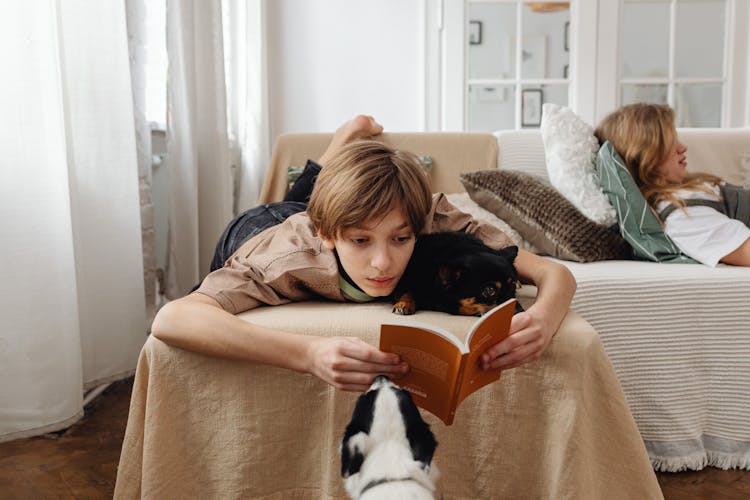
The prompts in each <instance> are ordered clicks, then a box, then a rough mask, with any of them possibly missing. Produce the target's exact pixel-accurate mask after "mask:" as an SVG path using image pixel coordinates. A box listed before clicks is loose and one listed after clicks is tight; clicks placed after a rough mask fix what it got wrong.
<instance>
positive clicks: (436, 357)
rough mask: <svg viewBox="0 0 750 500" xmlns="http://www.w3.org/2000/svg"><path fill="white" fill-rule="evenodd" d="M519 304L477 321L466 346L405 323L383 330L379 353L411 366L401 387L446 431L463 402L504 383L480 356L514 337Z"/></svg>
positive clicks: (385, 326)
mask: <svg viewBox="0 0 750 500" xmlns="http://www.w3.org/2000/svg"><path fill="white" fill-rule="evenodd" d="M515 312H516V299H509V300H507V301H505V302H503V303H502V304H500V305H499V306H497V307H495V308H493V309H490V310H489V311H487V312H486V313H485V314H484V315H483V316H482V317H481V318H479V319H477V321H476V323H474V325H473V326H472V328H471V330H470V331H469V333H468V334H467V335H466V341H465V342H462V341H461V340H459V339H458V337H456V336H455V335H453V334H452V333H450V332H449V331H447V330H445V329H443V328H440V327H438V326H435V325H428V324H425V323H419V322H416V321H409V320H408V319H404V320H402V321H400V322H398V323H383V324H382V325H380V350H381V351H385V352H394V353H396V354H398V355H399V356H401V358H402V359H403V360H405V361H406V362H407V363H409V368H410V369H409V373H407V374H406V375H404V376H403V377H401V378H399V379H398V380H397V383H398V384H399V385H401V386H402V387H403V388H404V389H406V390H407V391H409V392H410V393H411V395H412V398H413V399H414V402H415V403H416V404H417V406H419V407H421V408H424V409H425V410H427V411H429V412H430V413H432V414H433V415H435V416H436V417H438V418H440V420H442V421H443V422H444V423H445V425H451V424H452V423H453V417H454V415H455V413H456V408H457V407H458V405H459V404H461V401H463V400H464V399H466V397H467V396H468V395H469V394H471V393H473V392H474V391H476V390H477V389H479V388H481V387H484V386H485V385H487V384H489V383H491V382H494V381H496V380H497V379H499V378H500V372H499V371H497V370H492V371H485V370H482V369H481V368H480V366H479V356H480V355H481V354H482V353H484V352H485V351H486V350H487V349H488V348H490V347H491V346H493V345H495V344H497V343H498V342H500V341H501V340H503V339H504V338H505V337H507V336H508V334H509V333H510V321H511V319H512V318H513V314H514V313H515Z"/></svg>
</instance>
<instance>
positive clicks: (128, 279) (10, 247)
mask: <svg viewBox="0 0 750 500" xmlns="http://www.w3.org/2000/svg"><path fill="white" fill-rule="evenodd" d="M0 40H2V44H0V67H2V68H3V72H4V77H3V78H2V79H0V151H2V156H1V157H0V215H1V216H0V234H2V240H3V243H2V245H0V272H1V273H2V277H3V279H2V281H1V282H0V440H8V439H13V438H17V437H22V436H25V435H31V434H39V433H41V432H47V431H51V430H55V429H60V428H63V427H65V426H67V425H69V424H70V423H72V422H73V421H75V420H76V419H77V418H79V417H80V416H81V415H82V399H83V389H85V388H88V387H91V386H94V385H98V384H100V383H104V382H107V381H111V380H115V379H118V378H122V377H124V376H127V375H129V374H130V373H132V371H133V369H134V367H135V363H136V360H137V356H138V353H139V350H140V348H141V346H142V344H143V342H144V340H145V338H146V324H145V306H144V288H143V265H142V251H141V226H140V212H139V197H138V167H137V159H136V139H135V133H134V114H133V101H132V97H131V82H130V70H129V67H128V39H127V32H126V15H125V6H124V3H123V2H89V1H86V0H65V1H57V2H56V1H52V0H31V1H25V2H2V3H0Z"/></svg>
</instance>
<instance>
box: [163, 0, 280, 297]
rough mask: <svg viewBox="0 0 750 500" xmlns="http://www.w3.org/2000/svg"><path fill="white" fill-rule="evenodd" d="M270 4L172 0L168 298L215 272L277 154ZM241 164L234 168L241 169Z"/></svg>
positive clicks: (255, 0) (256, 0) (169, 4)
mask: <svg viewBox="0 0 750 500" xmlns="http://www.w3.org/2000/svg"><path fill="white" fill-rule="evenodd" d="M263 24H264V23H263V1H262V0H249V1H247V2H245V1H242V0H225V1H224V2H222V1H221V0H179V1H178V0H167V53H168V56H169V70H168V74H169V77H168V119H167V141H168V142H167V158H166V163H167V166H168V168H169V175H170V189H169V194H170V201H169V243H168V246H169V250H168V263H167V270H166V276H167V283H166V289H167V294H166V295H167V297H168V298H170V299H174V298H177V297H180V296H182V295H184V294H185V293H187V292H189V291H190V290H191V288H192V287H193V286H194V285H196V284H197V283H198V282H199V280H200V279H202V277H203V276H205V274H206V273H207V272H208V266H209V263H210V261H211V257H212V256H213V252H214V248H215V245H216V241H217V240H218V237H219V236H220V234H221V232H222V230H223V229H224V227H225V226H226V224H227V223H228V222H229V221H230V220H231V218H232V216H233V215H234V214H235V213H236V211H237V210H244V209H246V208H248V207H250V206H252V205H253V204H254V203H255V202H256V200H257V197H258V193H259V191H260V187H261V186H260V185H261V182H262V178H263V175H264V174H265V167H266V163H267V160H268V118H267V108H266V101H267V99H266V90H265V88H266V87H265V80H266V77H265V75H266V71H265V57H264V43H263V40H264V33H263ZM233 168H234V173H233Z"/></svg>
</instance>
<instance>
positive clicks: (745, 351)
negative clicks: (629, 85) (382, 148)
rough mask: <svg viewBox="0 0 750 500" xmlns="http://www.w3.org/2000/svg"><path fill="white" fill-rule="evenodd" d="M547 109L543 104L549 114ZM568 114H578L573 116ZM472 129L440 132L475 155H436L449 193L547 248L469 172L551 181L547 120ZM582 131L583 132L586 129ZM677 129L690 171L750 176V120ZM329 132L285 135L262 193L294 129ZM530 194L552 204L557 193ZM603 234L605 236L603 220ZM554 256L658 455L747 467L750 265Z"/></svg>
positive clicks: (271, 187) (657, 463)
mask: <svg viewBox="0 0 750 500" xmlns="http://www.w3.org/2000/svg"><path fill="white" fill-rule="evenodd" d="M546 106H547V105H546ZM548 111H549V110H547V109H545V110H544V115H545V116H544V117H545V119H547V118H548V116H549V115H548ZM564 111H565V110H561V111H559V112H564ZM552 116H553V117H554V115H552ZM573 123H574V122H573ZM544 125H545V124H544V123H543V127H542V131H544V130H545V128H544ZM562 125H563V126H565V127H573V126H574V125H571V121H567V122H564V123H563V124H562ZM471 135H472V134H463V135H462V134H458V136H455V135H452V134H445V135H444V136H443V139H442V140H443V141H444V142H445V143H446V144H447V143H453V141H456V144H461V147H460V151H463V152H466V151H471V154H472V155H475V156H476V158H475V159H473V160H471V161H468V160H467V157H465V156H462V157H460V158H459V159H458V160H456V161H454V162H453V163H451V164H449V165H445V164H444V163H441V164H440V165H437V164H436V165H435V166H433V168H432V169H431V171H430V177H431V180H432V182H433V186H437V187H438V188H439V189H440V190H442V191H443V192H446V193H454V194H451V195H449V198H450V199H451V200H452V201H453V202H454V204H456V205H458V206H459V207H460V208H462V209H463V210H465V211H468V212H471V213H472V214H473V215H474V216H475V217H476V218H480V219H483V220H489V221H492V222H494V223H495V224H497V225H499V226H501V227H502V228H503V229H504V230H506V231H507V232H508V233H509V235H511V237H512V238H514V240H515V241H516V242H517V243H518V244H519V245H520V246H522V247H525V248H527V249H529V250H531V251H535V252H539V249H538V248H537V247H535V245H534V244H533V243H532V240H533V241H534V242H536V241H537V238H536V237H537V235H536V234H529V232H530V231H531V232H532V233H533V232H534V229H535V228H530V227H528V225H525V226H526V227H523V229H524V230H525V232H526V234H523V233H524V230H521V228H522V226H524V224H517V222H519V220H518V218H515V219H511V218H506V219H498V218H497V217H495V216H494V214H492V213H488V211H487V210H485V209H484V208H483V207H482V206H479V205H478V204H477V203H475V202H474V201H473V200H472V199H471V198H470V197H469V195H467V194H466V192H465V186H466V183H465V182H464V183H462V182H461V179H460V176H461V174H464V175H465V174H466V173H467V172H472V171H476V170H483V169H487V168H489V169H499V170H501V171H506V170H512V171H519V172H523V173H525V174H528V175H531V176H534V177H535V178H538V179H539V180H541V181H542V182H544V183H549V169H548V166H547V165H546V163H547V161H546V160H547V159H548V158H549V157H550V156H549V151H547V154H545V144H544V141H543V137H542V133H541V132H540V129H527V130H512V131H501V132H498V133H496V134H494V139H496V141H497V145H495V144H492V143H490V142H491V141H488V143H487V144H484V145H482V144H479V143H478V141H477V142H476V143H474V142H471V141H473V140H474V139H473V138H472V139H471V140H470V139H469V136H471ZM480 135H481V134H480ZM562 135H564V134H562ZM573 135H577V136H578V137H579V140H581V141H582V140H583V136H582V135H581V134H580V133H579V134H573ZM678 135H679V138H680V140H681V141H682V142H683V143H684V144H685V145H686V146H687V148H688V150H687V157H688V170H689V171H701V172H710V173H713V174H715V175H718V176H720V177H722V178H723V179H725V180H726V181H728V182H731V183H733V184H737V185H744V186H747V185H750V128H736V129H679V130H678ZM386 136H387V134H386ZM436 136H437V137H441V135H440V134H437V135H436ZM489 137H491V136H490V135H489V134H488V135H487V138H488V139H489ZM394 139H395V138H394ZM326 140H327V139H326V138H325V137H321V136H316V135H302V136H297V135H292V136H288V137H283V138H282V139H281V140H280V143H281V144H282V145H283V147H282V148H280V149H279V150H277V156H276V158H275V160H276V162H277V163H276V164H275V165H277V168H275V169H274V170H273V171H272V172H271V173H270V174H269V177H268V179H267V182H266V185H265V186H264V192H263V197H264V199H266V200H274V199H280V197H281V196H283V192H284V191H285V189H286V187H285V184H284V183H285V182H286V180H285V175H286V174H285V172H286V166H287V165H295V164H301V162H302V161H303V160H302V157H301V156H299V152H298V151H297V148H295V147H292V145H291V144H289V145H285V143H287V141H288V142H289V143H295V144H296V143H298V142H299V144H300V147H301V149H302V150H303V151H312V152H313V153H316V152H318V151H322V149H323V148H324V146H325V144H326ZM386 140H388V139H386ZM438 140H440V139H438ZM549 142H550V141H549V140H548V146H549ZM398 144H399V146H402V147H403V148H404V149H407V150H409V151H413V152H415V153H416V154H418V155H424V156H427V157H429V155H430V154H431V152H432V151H433V150H434V148H433V147H432V146H428V144H426V143H425V142H424V136H423V135H422V134H413V135H412V134H404V135H403V137H402V136H401V135H399V137H398ZM303 156H304V155H303ZM459 193H462V194H459ZM521 200H522V201H521V203H522V204H525V205H531V206H533V205H535V204H538V205H539V206H542V207H543V208H542V210H547V211H548V212H549V211H551V209H550V208H549V207H550V203H549V200H537V199H534V198H533V196H532V197H530V198H525V199H524V198H521ZM480 201H481V200H480ZM516 201H517V200H516ZM521 208H524V207H521ZM507 213H508V211H507V210H504V211H503V215H507ZM563 213H567V212H563ZM526 215H528V214H526ZM540 218H542V219H546V220H542V223H544V222H548V221H549V220H550V219H554V217H552V214H550V213H542V214H541V216H540ZM542 225H543V224H542ZM516 229H518V231H517V230H516ZM538 229H540V230H541V229H543V228H542V227H539V228H538ZM554 229H555V228H550V231H552V232H554ZM570 230H571V229H570V228H568V227H565V228H561V229H560V231H562V232H564V231H570ZM586 235H587V236H588V237H592V236H591V234H590V233H586ZM597 235H598V236H597V237H600V238H601V232H600V233H597ZM524 236H526V238H524ZM577 243H579V242H577ZM589 243H590V245H592V246H593V245H594V244H595V243H599V242H595V241H590V242H589ZM551 253H558V254H564V255H566V256H567V254H566V253H564V252H551ZM568 253H570V252H568ZM579 253H580V252H579ZM548 258H552V259H554V260H556V261H558V262H560V263H562V264H563V265H565V266H567V267H568V268H569V269H570V270H571V271H572V272H573V274H574V276H575V278H576V280H577V283H578V288H577V291H576V294H575V297H574V300H573V304H572V308H573V310H574V311H575V312H576V313H577V314H579V315H581V316H582V317H583V318H584V319H585V320H586V321H587V322H588V323H589V324H591V325H592V326H593V327H594V329H595V330H596V332H597V333H598V335H599V336H600V338H601V340H602V342H603V344H604V348H605V350H606V352H607V354H608V356H609V358H610V360H611V362H612V364H613V366H614V369H615V372H616V374H617V376H618V379H619V381H620V384H621V386H622V389H623V391H624V393H625V398H626V400H627V402H628V405H629V407H630V410H631V412H632V413H633V416H634V418H635V421H636V423H637V425H638V429H639V430H640V433H641V436H642V438H643V440H644V443H645V446H646V449H647V450H648V454H649V457H650V459H651V462H652V465H653V467H654V468H655V469H656V470H658V471H670V472H675V471H681V470H686V469H690V470H700V469H702V468H703V467H705V466H714V467H719V468H723V469H727V468H743V469H748V468H750V426H748V412H750V268H740V267H733V266H727V265H724V264H719V265H718V266H717V267H716V268H710V267H707V266H704V265H700V264H662V263H655V262H645V261H641V260H634V259H632V258H628V256H625V258H618V259H616V260H603V261H594V262H575V261H572V260H567V259H561V258H554V257H548Z"/></svg>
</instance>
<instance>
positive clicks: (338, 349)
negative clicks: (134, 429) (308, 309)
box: [151, 293, 407, 391]
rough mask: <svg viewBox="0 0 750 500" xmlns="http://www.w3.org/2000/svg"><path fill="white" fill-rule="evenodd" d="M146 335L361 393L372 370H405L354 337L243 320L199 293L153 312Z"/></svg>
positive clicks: (395, 358)
mask: <svg viewBox="0 0 750 500" xmlns="http://www.w3.org/2000/svg"><path fill="white" fill-rule="evenodd" d="M151 333H152V334H153V335H154V336H155V337H156V338H158V339H159V340H162V341H164V342H166V343H168V344H170V345H173V346H175V347H180V348H183V349H187V350H190V351H194V352H199V353H202V354H207V355H209V356H216V357H220V358H226V359H234V360H241V361H250V362H256V363H263V364H268V365H273V366H278V367H282V368H288V369H292V370H295V371H298V372H303V373H311V374H313V375H315V376H317V377H318V378H320V379H322V380H324V381H326V382H327V383H329V384H331V385H332V386H334V387H336V388H338V389H342V390H349V391H365V390H367V388H368V387H369V386H370V384H371V383H372V381H373V379H374V378H375V376H376V375H377V374H380V373H382V374H386V375H396V374H401V373H404V372H406V370H407V367H406V365H405V364H404V363H400V360H399V358H398V356H397V355H394V354H389V353H384V352H381V351H379V350H378V349H376V348H375V347H373V346H371V345H369V344H367V343H366V342H364V341H363V340H361V339H359V338H356V337H317V336H307V335H299V334H293V333H289V332H283V331H279V330H273V329H271V328H266V327H264V326H260V325H256V324H252V323H248V322H247V321H244V320H242V319H240V318H238V317H236V316H234V315H232V314H230V313H228V312H226V311H224V310H223V309H222V308H221V306H220V305H219V303H218V302H216V301H215V300H214V299H212V298H210V297H208V296H206V295H202V294H199V293H193V294H190V295H187V296H185V297H183V298H181V299H178V300H175V301H172V302H169V303H168V304H166V305H165V306H164V307H162V308H161V309H160V310H159V313H158V314H157V315H156V318H155V319H154V323H153V326H152V330H151Z"/></svg>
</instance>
